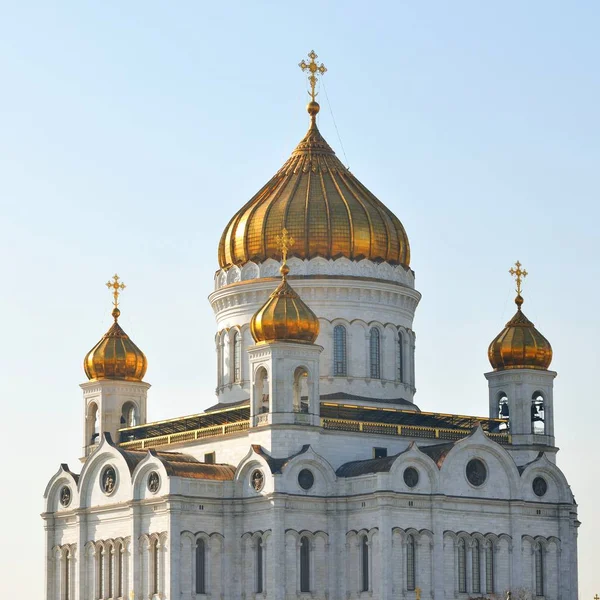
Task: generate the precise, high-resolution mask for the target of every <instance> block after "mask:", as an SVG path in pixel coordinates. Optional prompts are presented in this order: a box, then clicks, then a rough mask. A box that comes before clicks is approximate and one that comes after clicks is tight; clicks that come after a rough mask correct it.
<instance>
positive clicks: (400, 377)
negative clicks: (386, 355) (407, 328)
mask: <svg viewBox="0 0 600 600" xmlns="http://www.w3.org/2000/svg"><path fill="white" fill-rule="evenodd" d="M396 360H397V362H398V372H397V375H396V379H397V380H398V381H399V382H400V383H402V382H403V381H404V336H403V335H402V334H401V333H400V332H398V356H397V357H396Z"/></svg>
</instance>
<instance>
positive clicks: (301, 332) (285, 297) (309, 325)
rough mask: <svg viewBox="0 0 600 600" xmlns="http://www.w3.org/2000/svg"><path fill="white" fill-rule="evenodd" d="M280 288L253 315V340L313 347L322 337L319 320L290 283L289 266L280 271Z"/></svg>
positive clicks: (283, 266)
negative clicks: (294, 343)
mask: <svg viewBox="0 0 600 600" xmlns="http://www.w3.org/2000/svg"><path fill="white" fill-rule="evenodd" d="M280 272H281V275H282V279H281V283H280V284H279V285H278V286H277V289H276V290H275V291H274V292H273V293H272V294H271V295H270V296H269V298H268V300H267V301H266V302H265V303H264V304H263V305H262V306H261V308H259V309H258V310H257V311H256V313H254V315H253V316H252V319H251V321H250V332H251V333H252V337H253V338H254V341H255V342H256V343H257V344H258V343H260V342H278V341H279V342H304V343H307V344H313V343H314V342H315V340H316V339H317V336H318V335H319V319H318V317H317V315H315V313H314V312H313V311H312V310H311V309H310V308H309V307H308V306H307V305H306V304H305V303H304V301H303V300H302V298H300V296H298V294H297V293H296V292H295V291H294V289H293V288H292V286H291V285H290V284H289V283H288V281H287V274H288V273H289V267H288V266H287V265H286V264H285V259H284V264H283V265H282V266H281V269H280Z"/></svg>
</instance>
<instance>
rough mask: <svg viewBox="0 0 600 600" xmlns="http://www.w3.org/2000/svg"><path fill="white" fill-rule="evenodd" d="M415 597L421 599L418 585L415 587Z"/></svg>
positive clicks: (417, 599)
mask: <svg viewBox="0 0 600 600" xmlns="http://www.w3.org/2000/svg"><path fill="white" fill-rule="evenodd" d="M415 599H416V600H421V588H420V587H417V588H415Z"/></svg>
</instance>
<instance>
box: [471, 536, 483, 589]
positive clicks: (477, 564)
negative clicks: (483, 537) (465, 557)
mask: <svg viewBox="0 0 600 600" xmlns="http://www.w3.org/2000/svg"><path fill="white" fill-rule="evenodd" d="M471 559H472V567H473V592H474V593H476V594H479V593H481V545H480V543H479V540H477V539H476V540H474V542H473V549H472V554H471Z"/></svg>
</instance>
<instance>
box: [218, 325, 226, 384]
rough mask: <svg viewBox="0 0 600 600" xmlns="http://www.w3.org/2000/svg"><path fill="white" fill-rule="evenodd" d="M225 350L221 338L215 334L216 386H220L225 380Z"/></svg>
mask: <svg viewBox="0 0 600 600" xmlns="http://www.w3.org/2000/svg"><path fill="white" fill-rule="evenodd" d="M224 365H225V351H224V349H223V338H222V336H220V335H218V336H217V387H219V388H220V387H221V386H222V385H223V383H224V380H225V369H224Z"/></svg>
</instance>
